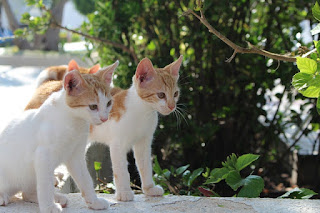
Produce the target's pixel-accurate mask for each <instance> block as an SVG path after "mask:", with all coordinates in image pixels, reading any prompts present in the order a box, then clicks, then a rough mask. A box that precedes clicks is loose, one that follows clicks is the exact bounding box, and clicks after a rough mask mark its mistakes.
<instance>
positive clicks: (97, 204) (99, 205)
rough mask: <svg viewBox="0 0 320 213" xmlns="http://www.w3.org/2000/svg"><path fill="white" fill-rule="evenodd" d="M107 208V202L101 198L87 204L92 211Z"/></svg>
mask: <svg viewBox="0 0 320 213" xmlns="http://www.w3.org/2000/svg"><path fill="white" fill-rule="evenodd" d="M109 206H110V204H109V202H108V201H107V200H105V199H103V198H97V199H95V200H94V201H93V202H92V203H88V207H89V208H90V209H94V210H101V209H107V208H109Z"/></svg>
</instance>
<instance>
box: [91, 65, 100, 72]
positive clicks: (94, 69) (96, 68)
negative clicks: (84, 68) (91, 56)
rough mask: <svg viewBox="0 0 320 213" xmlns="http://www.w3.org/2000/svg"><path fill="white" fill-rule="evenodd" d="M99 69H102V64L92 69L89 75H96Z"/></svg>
mask: <svg viewBox="0 0 320 213" xmlns="http://www.w3.org/2000/svg"><path fill="white" fill-rule="evenodd" d="M99 69H100V64H96V65H94V66H93V67H91V68H90V70H89V73H90V74H94V73H96V72H98V70H99Z"/></svg>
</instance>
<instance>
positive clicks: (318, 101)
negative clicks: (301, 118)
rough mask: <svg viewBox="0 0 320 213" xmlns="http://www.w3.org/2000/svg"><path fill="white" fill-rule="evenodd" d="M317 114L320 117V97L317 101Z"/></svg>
mask: <svg viewBox="0 0 320 213" xmlns="http://www.w3.org/2000/svg"><path fill="white" fill-rule="evenodd" d="M317 112H318V114H319V115H320V97H318V99H317Z"/></svg>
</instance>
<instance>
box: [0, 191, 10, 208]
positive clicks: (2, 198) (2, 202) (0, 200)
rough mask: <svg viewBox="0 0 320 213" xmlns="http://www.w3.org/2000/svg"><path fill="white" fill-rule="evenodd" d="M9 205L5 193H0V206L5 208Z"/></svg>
mask: <svg viewBox="0 0 320 213" xmlns="http://www.w3.org/2000/svg"><path fill="white" fill-rule="evenodd" d="M8 203H9V196H8V195H7V194H5V193H0V206H6V205H8Z"/></svg>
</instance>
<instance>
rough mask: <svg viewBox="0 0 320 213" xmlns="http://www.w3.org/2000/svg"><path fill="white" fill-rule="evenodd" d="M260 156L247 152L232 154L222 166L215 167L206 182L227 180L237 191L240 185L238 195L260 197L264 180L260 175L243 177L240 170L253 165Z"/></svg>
mask: <svg viewBox="0 0 320 213" xmlns="http://www.w3.org/2000/svg"><path fill="white" fill-rule="evenodd" d="M258 158H259V156H258V155H253V154H245V155H242V156H240V157H239V158H237V156H236V155H235V154H232V155H231V156H229V157H228V158H227V160H226V161H225V162H223V163H222V165H223V167H222V168H216V169H213V170H212V171H211V173H210V176H209V177H208V180H207V181H206V182H205V184H211V183H219V182H220V181H221V180H225V181H226V183H227V184H228V185H229V186H230V187H231V188H232V189H233V190H234V191H237V190H238V189H239V188H240V187H242V188H241V190H240V191H239V193H238V195H237V196H238V197H259V195H260V193H261V192H262V189H263V188H264V181H263V179H262V178H261V177H260V176H256V175H249V176H247V177H245V178H242V177H241V174H240V171H241V170H243V169H244V168H246V167H247V166H249V165H251V164H252V163H253V162H254V161H256V160H257V159H258Z"/></svg>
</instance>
